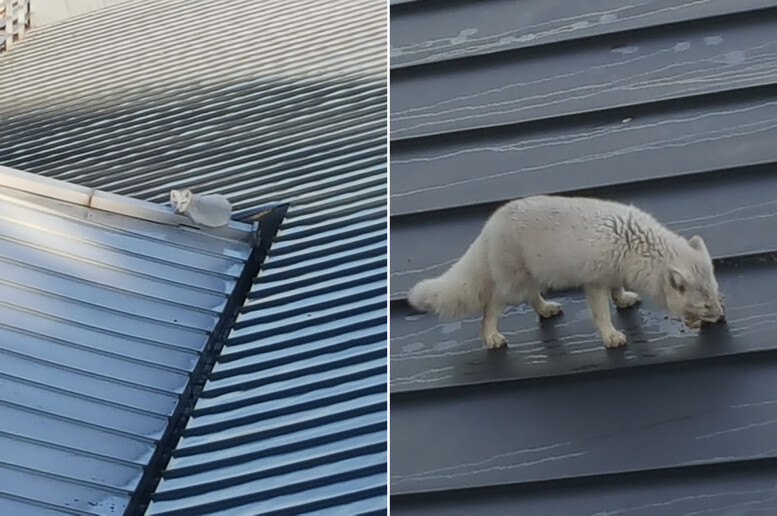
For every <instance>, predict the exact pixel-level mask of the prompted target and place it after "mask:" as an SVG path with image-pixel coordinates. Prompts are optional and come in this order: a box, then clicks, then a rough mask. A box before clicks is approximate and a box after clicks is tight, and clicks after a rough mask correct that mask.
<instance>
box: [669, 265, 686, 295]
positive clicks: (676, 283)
mask: <svg viewBox="0 0 777 516" xmlns="http://www.w3.org/2000/svg"><path fill="white" fill-rule="evenodd" d="M667 274H668V275H669V284H670V285H671V286H672V288H673V289H675V290H676V291H678V292H679V293H681V294H682V293H684V292H685V284H686V283H687V282H686V280H685V275H684V274H683V273H682V272H680V270H679V269H675V268H674V267H672V268H670V269H669V272H668V273H667Z"/></svg>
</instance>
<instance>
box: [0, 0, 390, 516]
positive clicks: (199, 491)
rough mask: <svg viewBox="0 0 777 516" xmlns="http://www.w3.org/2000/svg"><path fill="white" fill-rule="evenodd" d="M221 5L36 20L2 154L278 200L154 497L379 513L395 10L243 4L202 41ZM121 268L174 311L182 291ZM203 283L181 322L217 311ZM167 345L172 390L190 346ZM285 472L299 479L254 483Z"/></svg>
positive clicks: (146, 193) (240, 204)
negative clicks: (250, 280) (260, 257)
mask: <svg viewBox="0 0 777 516" xmlns="http://www.w3.org/2000/svg"><path fill="white" fill-rule="evenodd" d="M211 9H212V5H211V4H210V3H209V2H206V1H204V0H198V1H194V2H183V1H173V2H166V3H165V5H164V6H161V4H159V3H157V2H151V1H136V2H127V3H124V4H121V5H118V6H115V7H112V8H108V9H105V10H102V11H99V12H97V13H93V14H90V15H88V16H86V17H82V18H79V19H77V20H72V21H71V22H66V23H63V24H60V25H58V26H57V27H50V28H46V29H45V30H40V31H37V32H34V33H32V34H31V35H30V37H29V38H27V39H26V40H25V41H24V42H22V43H20V44H19V45H17V47H16V48H15V49H14V52H13V53H11V54H8V55H7V56H3V57H2V58H0V71H2V74H0V84H3V83H4V81H5V80H6V75H4V74H11V75H12V76H13V77H14V79H13V83H14V84H15V85H18V84H20V83H24V84H26V85H27V87H25V88H23V89H22V90H23V91H22V90H20V91H18V92H17V93H16V94H14V95H13V101H12V102H11V101H10V99H9V101H8V102H6V101H3V103H2V104H1V105H2V106H3V108H1V109H0V117H2V118H3V123H4V127H6V128H8V130H7V132H6V131H4V132H2V133H0V147H2V148H3V153H2V158H0V159H2V161H3V162H4V163H8V164H13V165H14V166H17V167H24V168H26V169H28V170H33V171H35V172H37V173H39V174H42V175H44V176H50V177H56V178H60V179H68V180H71V181H73V182H75V183H78V184H81V185H84V186H87V187H90V188H100V189H103V190H107V191H110V192H114V193H118V194H122V195H128V196H132V197H136V198H139V199H144V200H150V201H155V202H163V201H165V200H166V198H167V195H168V190H169V189H170V188H185V187H192V188H193V189H195V191H199V192H218V193H222V194H224V195H226V196H227V197H228V198H229V199H230V201H232V203H233V206H234V208H235V210H236V211H237V212H238V213H242V212H245V211H248V210H251V209H253V208H256V207H257V206H262V205H265V204H267V203H270V202H276V201H289V202H290V203H291V205H290V207H289V209H288V212H287V214H286V217H285V219H284V220H283V223H282V224H281V227H280V230H279V232H278V235H277V237H276V238H275V241H274V243H273V245H272V246H271V247H270V249H269V256H268V258H267V260H266V261H265V268H264V269H263V270H262V271H261V273H260V275H259V277H258V278H257V279H256V281H255V282H254V284H253V285H252V286H251V291H250V292H249V294H248V299H247V301H246V304H245V306H244V307H243V308H242V309H241V310H240V314H239V315H238V317H237V318H236V323H235V329H234V330H233V331H232V332H231V334H230V335H229V336H228V337H227V338H226V341H225V346H224V348H223V350H222V353H221V355H220V356H218V357H216V360H215V362H216V363H215V365H214V367H213V371H212V372H211V377H210V378H211V379H210V380H209V381H208V382H207V383H205V384H204V385H202V389H201V390H202V392H201V395H200V397H199V402H198V403H197V404H195V405H194V406H193V407H192V418H191V419H190V421H189V423H188V425H187V426H186V428H183V437H182V439H181V440H180V445H179V446H178V447H177V448H176V449H175V450H174V451H172V455H173V459H172V461H171V462H170V465H169V467H168V468H167V470H166V471H165V472H164V479H165V480H163V481H162V482H161V483H160V484H159V487H158V489H157V490H156V494H154V502H153V503H152V504H151V506H150V508H149V509H148V511H149V513H166V512H177V511H178V512H180V511H183V512H187V513H193V512H196V511H198V510H202V511H206V512H208V513H210V514H221V513H224V514H229V513H231V514H234V513H239V512H242V513H252V514H256V513H265V512H266V513H272V512H274V511H275V512H283V511H284V510H285V511H291V510H302V509H303V508H304V509H305V510H308V511H311V512H313V511H327V510H330V511H331V510H335V509H333V508H336V510H342V511H346V512H347V511H350V510H354V511H378V512H380V511H385V508H386V490H387V488H386V472H385V470H386V456H385V449H386V442H385V432H386V426H387V422H386V408H387V399H386V393H385V384H386V369H387V366H386V329H387V326H386V303H385V292H386V272H387V254H388V253H387V248H386V230H385V227H386V223H387V221H386V216H387V214H386V183H387V170H386V153H387V148H386V102H387V91H386V90H387V88H386V86H387V85H386V47H385V37H386V17H387V16H386V14H387V13H386V8H385V3H384V2H380V1H379V0H374V1H370V2H359V1H355V0H354V1H348V2H329V3H325V4H321V3H320V2H312V1H300V2H293V3H288V2H251V1H247V0H246V1H240V2H236V3H235V5H234V6H231V7H230V9H228V10H225V11H223V12H221V13H220V14H219V15H218V17H217V19H218V21H217V22H216V25H218V26H224V27H229V31H228V32H229V37H228V38H215V39H212V40H211V38H205V39H203V38H202V33H201V32H200V31H196V30H191V27H193V26H195V25H197V24H199V23H201V21H202V19H203V13H207V12H211ZM119 27H121V30H119ZM65 35H66V36H65ZM63 37H66V38H67V40H68V42H69V43H68V45H67V46H64V47H63V46H61V45H60V42H61V41H62V38H63ZM148 56H154V58H153V59H149V58H148ZM60 65H61V66H60ZM3 91H4V90H3ZM4 95H5V94H4V93H0V100H2V99H4V98H7V97H4ZM11 135H13V136H11ZM179 252H180V251H179ZM214 255H215V256H214ZM209 256H210V258H209V259H211V260H215V259H217V258H219V257H224V256H229V257H231V258H238V259H240V258H241V257H240V256H235V255H234V254H233V253H232V252H231V250H229V249H225V250H223V251H215V252H211V253H210V255H209ZM160 258H161V259H162V260H164V259H165V256H161V257H160ZM182 258H183V259H187V260H188V261H186V262H185V263H186V264H187V265H188V268H186V269H185V271H186V273H187V274H190V275H192V276H193V277H194V276H195V275H196V274H198V271H199V270H200V268H198V264H199V262H194V261H193V257H191V256H183V257H182ZM183 259H182V262H183ZM229 277H231V276H230V275H229V274H227V275H226V277H224V278H219V280H221V281H228V280H229ZM132 279H133V278H130V277H127V278H126V279H124V280H123V282H122V288H125V289H127V288H134V289H136V290H138V291H139V292H140V293H143V294H145V295H148V296H149V297H154V298H160V299H167V301H168V302H173V303H176V306H177V305H178V304H182V303H183V304H185V301H186V298H187V295H188V292H187V291H186V290H182V285H180V284H179V283H175V282H173V281H170V280H169V279H168V278H165V279H164V280H163V281H164V283H163V284H162V285H160V286H158V287H155V286H154V284H153V283H142V282H140V281H139V282H138V284H137V286H134V282H133V281H132ZM140 279H141V280H142V279H144V278H140ZM203 286H204V287H206V288H201V289H198V290H196V291H191V295H196V296H198V297H199V298H201V300H200V301H199V302H198V304H202V305H203V306H207V310H193V311H192V312H190V314H189V316H188V317H189V319H188V321H189V322H190V326H191V327H192V328H193V329H196V328H197V322H198V321H199V322H204V320H205V318H206V317H208V316H209V315H211V314H215V315H218V314H219V313H220V312H221V311H222V310H223V308H224V306H225V303H226V296H224V295H222V294H221V293H220V289H219V288H217V287H218V285H216V284H215V283H213V284H208V283H207V282H206V283H204V284H203ZM168 291H169V292H170V293H169V294H167V292H168ZM219 296H220V297H219ZM378 299H381V300H382V302H380V303H379V302H378ZM111 344H113V345H112V347H110V348H108V352H109V353H108V354H107V355H106V360H111V361H113V360H114V355H115V354H116V353H123V354H125V355H126V354H130V353H132V358H134V359H135V362H133V367H134V368H135V370H134V371H133V372H132V374H126V375H123V376H122V379H123V380H124V381H128V382H129V381H131V378H132V375H133V374H139V375H141V374H142V375H146V376H147V375H149V374H151V372H152V371H153V369H150V368H152V367H156V365H155V364H154V362H153V360H152V358H153V354H152V351H153V350H152V348H149V347H148V346H146V347H139V348H138V349H137V350H121V349H120V348H118V346H116V345H115V343H111ZM145 344H146V342H145V341H141V345H145ZM284 350H285V353H284ZM164 351H165V352H166V353H168V354H169V355H170V357H169V358H170V361H169V363H170V364H173V366H174V367H171V368H169V369H163V370H164V371H166V372H167V373H168V376H170V375H174V377H175V378H176V379H179V380H180V385H178V387H179V389H183V388H184V387H185V386H186V385H187V384H186V377H185V373H186V371H187V368H188V367H190V366H191V364H194V363H195V362H196V360H197V353H196V351H197V350H196V349H190V348H185V347H181V346H168V347H167V348H165V350H164ZM42 358H44V359H45V354H44V356H43V357H42ZM85 360H86V359H85V358H81V357H79V358H78V361H77V362H76V358H72V359H71V360H70V361H69V362H68V363H69V364H70V363H73V364H74V366H75V364H78V365H79V366H81V365H82V364H83V366H84V367H86V366H87V365H91V364H90V363H89V362H85ZM110 363H111V364H113V362H110ZM160 381H161V380H160ZM172 383H173V382H171V381H169V380H168V381H167V383H165V385H170V384H172ZM381 386H383V390H382V392H381V389H380V387H381ZM151 401H152V400H149V403H150V405H149V407H151V406H154V407H158V406H159V404H160V403H161V402H162V400H157V399H156V398H154V400H153V404H151ZM284 406H285V409H284ZM259 409H261V410H259ZM284 410H286V411H287V412H284ZM257 415H259V416H266V417H267V418H268V420H267V421H268V422H267V423H265V422H263V421H262V420H261V419H257ZM263 457H264V460H262V458H263ZM306 457H307V458H306ZM266 461H271V463H272V465H270V462H266ZM265 464H268V465H267V466H265ZM294 468H297V470H298V472H297V473H296V474H295V473H292V472H291V470H292V469H294ZM282 475H290V476H291V477H298V478H299V480H298V481H296V482H288V484H289V487H288V488H284V489H281V490H273V489H269V488H264V490H262V489H256V488H255V486H258V485H264V484H267V485H268V486H269V485H270V484H272V485H275V484H281V483H283V481H282V479H283V478H285V477H283V476H282ZM303 476H304V477H305V478H307V479H308V480H304V479H303V478H302V477H303ZM279 479H281V480H279ZM168 486H169V487H168ZM202 500H209V501H212V502H213V504H212V505H207V506H203V507H204V508H198V507H199V506H200V504H201V501H202ZM140 503H141V505H142V501H141V502H140ZM139 510H143V507H142V506H141V507H140V508H139Z"/></svg>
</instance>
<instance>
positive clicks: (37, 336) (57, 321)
mask: <svg viewBox="0 0 777 516" xmlns="http://www.w3.org/2000/svg"><path fill="white" fill-rule="evenodd" d="M0 185H2V186H0V241H2V249H3V258H2V260H0V271H2V278H0V293H2V299H3V301H2V303H1V305H2V306H0V336H2V339H0V342H1V343H0V355H2V358H3V359H2V361H1V362H2V365H0V441H1V442H2V444H0V447H2V449H3V456H2V459H0V471H2V473H0V475H3V476H7V477H9V478H7V479H6V480H5V481H3V482H2V486H3V487H2V488H0V512H3V513H8V511H11V510H13V511H17V510H18V511H20V512H22V513H23V512H26V511H33V510H37V509H38V508H41V509H44V508H47V509H51V510H54V509H56V510H60V511H62V512H64V513H68V512H70V511H72V512H73V513H79V514H81V513H90V514H105V513H106V512H117V513H120V512H122V511H123V510H124V508H125V507H126V506H127V504H128V502H129V498H130V496H131V495H132V493H133V492H134V490H135V489H136V487H137V486H138V484H139V481H140V479H141V477H142V474H143V470H144V468H145V467H146V466H147V465H148V463H149V460H150V459H151V457H152V455H153V454H154V452H155V450H156V445H157V442H158V441H159V440H160V439H161V437H162V436H163V434H164V433H165V431H166V430H167V425H168V421H169V418H170V417H171V416H172V414H173V412H174V410H175V409H176V407H177V405H178V403H179V399H180V395H181V394H182V392H183V390H184V387H185V386H186V384H187V383H188V380H189V378H188V374H189V373H190V372H191V371H192V370H193V368H194V366H195V364H196V362H197V359H198V354H199V353H200V352H201V351H202V349H203V348H204V345H205V343H206V341H207V340H208V339H209V334H210V333H211V332H212V331H213V330H214V328H215V327H216V324H217V322H218V319H219V318H218V316H217V314H216V313H214V312H213V303H212V302H211V301H210V298H209V297H200V296H197V292H198V291H200V290H204V289H205V287H204V283H203V281H202V280H205V279H207V278H218V281H219V284H220V285H221V286H220V288H219V290H220V291H223V292H221V293H220V294H219V296H220V297H222V298H225V297H226V295H227V294H228V293H229V292H231V288H232V287H233V286H234V284H235V283H236V278H234V277H233V275H234V274H235V273H236V272H237V270H238V269H240V268H242V263H243V262H244V261H245V259H246V258H247V257H248V253H249V252H250V250H251V248H252V247H253V236H252V234H251V233H250V232H246V233H244V236H243V239H242V240H231V241H226V240H224V239H223V238H222V237H219V236H213V235H209V234H208V232H207V231H200V230H195V229H191V228H188V229H187V228H186V227H182V226H178V225H173V224H169V223H154V222H150V221H145V220H139V219H133V218H131V217H129V216H126V215H117V214H109V213H107V212H105V211H103V210H98V209H95V208H91V207H89V206H83V205H77V204H72V203H67V202H63V201H60V200H56V199H53V198H51V197H44V196H41V195H38V194H34V193H31V192H30V191H26V190H24V189H21V188H28V187H32V188H33V190H35V189H38V187H41V188H44V186H43V185H45V191H46V192H47V195H54V196H57V195H60V194H61V196H62V197H67V196H69V195H70V193H71V191H73V190H72V188H71V186H70V185H68V184H66V183H62V182H57V181H54V182H51V181H48V180H44V179H43V178H40V177H39V176H36V175H33V174H28V175H24V174H23V173H20V172H18V171H11V170H8V169H0ZM89 199H90V200H89V202H91V197H90V198H89ZM130 204H132V206H138V205H137V204H136V203H130ZM149 206H150V205H149ZM106 218H107V219H110V224H105V223H104V222H105V220H106ZM173 235H175V236H173ZM168 240H173V241H174V242H175V243H173V244H170V243H168ZM227 242H228V247H229V248H230V249H231V250H232V253H233V256H223V255H219V254H218V253H217V250H218V249H219V248H224V247H227V245H225V244H227ZM167 248H169V256H167V255H166V250H168V249H167ZM235 253H237V254H235ZM239 256H242V258H240V257H239ZM169 259H172V260H176V259H181V261H182V262H188V264H189V265H190V267H191V268H190V270H191V271H193V270H194V269H196V270H197V273H196V274H197V277H199V278H201V280H199V281H197V283H198V284H188V283H187V282H188V281H190V280H193V279H194V276H191V275H187V274H186V270H185V268H186V265H185V264H184V265H181V266H180V267H174V266H173V264H172V262H169V261H168V260H169ZM182 274H183V276H182ZM176 275H177V276H178V277H177V278H176V277H175V276H176ZM170 276H173V278H170ZM122 277H132V278H135V277H137V278H147V279H149V280H150V281H154V282H157V283H158V282H164V281H171V282H176V283H177V284H178V285H179V288H180V289H182V290H185V291H187V292H188V293H189V295H188V296H187V300H188V303H189V305H188V306H187V305H184V303H183V300H180V301H178V302H176V301H171V300H169V299H166V298H165V297H164V294H163V293H162V292H148V291H146V292H142V290H143V289H142V287H141V288H140V289H138V288H137V287H135V288H132V287H130V282H126V283H125V282H123V280H122V279H121V278H122ZM208 281H209V280H208ZM132 283H134V282H132ZM230 284H231V286H230ZM127 287H130V288H127ZM139 290H140V291H139ZM198 303H199V304H198ZM20 504H27V506H26V508H25V509H23V510H22V509H19V506H20Z"/></svg>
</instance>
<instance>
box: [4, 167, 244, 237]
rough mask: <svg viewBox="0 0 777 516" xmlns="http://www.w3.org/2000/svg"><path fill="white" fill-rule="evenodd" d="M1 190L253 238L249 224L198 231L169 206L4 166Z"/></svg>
mask: <svg viewBox="0 0 777 516" xmlns="http://www.w3.org/2000/svg"><path fill="white" fill-rule="evenodd" d="M0 186H3V187H6V188H9V189H12V190H17V191H19V192H24V193H29V194H33V195H38V196H42V197H47V198H49V199H55V200H58V201H62V202H66V203H69V204H75V205H78V206H83V207H85V208H92V209H95V210H100V211H105V212H109V213H115V214H117V215H123V216H126V217H131V218H135V219H141V220H147V221H150V222H156V223H158V224H165V225H168V226H185V227H188V228H192V229H197V230H201V231H203V232H206V233H209V234H213V235H214V236H222V237H225V238H229V239H240V240H245V239H247V238H250V237H251V235H253V232H254V229H255V228H254V227H253V225H252V224H251V223H245V222H240V221H236V220H230V221H229V223H228V224H227V225H226V226H224V227H220V228H207V227H200V226H198V225H197V224H196V223H195V222H193V221H192V220H191V219H189V218H188V217H186V216H184V215H181V214H178V213H176V212H175V209H174V208H173V207H172V206H165V205H163V204H157V203H154V202H150V201H143V200H140V199H136V198H134V197H128V196H125V195H119V194H115V193H110V192H105V191H102V190H98V189H96V188H89V187H86V186H81V185H77V184H74V183H70V182H68V181H63V180H61V179H55V178H53V177H47V176H42V175H39V174H34V173H32V172H25V171H23V170H19V169H15V168H11V167H7V166H3V165H0Z"/></svg>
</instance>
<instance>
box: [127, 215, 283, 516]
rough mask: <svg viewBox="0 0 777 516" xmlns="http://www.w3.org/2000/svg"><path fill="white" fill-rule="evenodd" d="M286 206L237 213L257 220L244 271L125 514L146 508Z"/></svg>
mask: <svg viewBox="0 0 777 516" xmlns="http://www.w3.org/2000/svg"><path fill="white" fill-rule="evenodd" d="M288 208H289V204H288V203H284V204H277V205H273V206H269V207H263V208H262V209H257V210H251V213H250V214H245V215H241V214H236V216H235V217H234V218H238V217H239V218H241V219H242V221H243V222H257V224H258V230H257V234H255V235H254V237H255V240H254V247H253V250H252V251H251V254H250V255H249V256H248V259H247V260H246V263H245V267H243V272H242V273H241V274H240V277H239V278H238V280H237V282H236V283H235V287H234V288H233V289H232V293H231V294H230V296H229V299H228V300H227V305H226V307H225V308H224V311H223V312H222V313H221V317H220V318H219V321H218V323H217V324H216V327H215V328H214V330H213V332H212V333H211V336H210V339H209V340H208V343H207V344H206V345H205V349H204V350H203V352H202V354H201V355H200V358H199V360H198V362H197V365H196V366H195V367H194V370H193V371H192V373H191V375H190V381H189V384H188V385H187V386H186V388H185V389H184V392H183V394H182V395H181V398H180V401H179V402H178V406H177V407H176V408H175V411H174V412H173V414H172V416H171V417H170V421H169V423H168V425H167V428H166V430H165V432H164V434H163V435H162V438H161V439H160V440H159V443H158V444H157V447H156V450H154V453H153V455H152V456H151V460H150V461H149V463H148V465H147V466H146V467H145V468H144V471H143V476H142V477H141V479H140V482H138V487H137V489H135V493H134V494H133V496H132V498H130V502H129V505H127V510H126V511H125V512H124V514H125V516H131V515H132V516H135V515H138V516H140V515H143V514H144V513H145V512H146V510H147V509H148V505H149V504H150V503H151V500H152V497H153V494H154V492H155V491H156V488H157V486H158V485H159V482H160V480H161V479H162V474H163V473H164V471H165V469H167V465H168V463H169V462H170V459H171V458H172V456H173V451H174V450H175V448H176V447H177V445H178V441H179V439H180V438H181V436H182V435H183V431H184V429H185V428H186V423H187V422H188V421H189V417H190V416H191V414H192V411H193V410H194V405H195V403H197V400H198V399H199V397H200V394H201V393H202V390H203V388H204V386H205V382H206V381H207V380H208V377H209V376H210V372H211V371H212V370H213V366H214V365H215V363H216V360H217V359H218V357H219V355H220V354H221V350H222V348H223V347H224V343H225V341H226V339H227V337H228V336H229V333H230V332H231V331H232V327H233V326H234V324H235V319H236V318H237V315H238V312H239V311H240V308H241V307H242V306H243V304H244V303H245V300H246V298H247V297H248V293H249V292H250V290H251V285H252V284H253V281H254V278H256V276H257V275H258V274H259V270H260V269H261V266H262V264H263V263H264V260H265V258H267V253H268V252H269V250H270V247H271V246H272V243H273V241H274V240H275V236H276V234H277V233H278V228H279V227H280V225H281V222H282V221H283V219H284V217H285V216H286V212H287V211H288Z"/></svg>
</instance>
